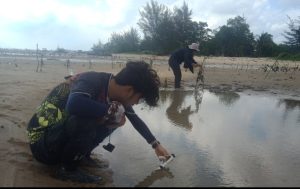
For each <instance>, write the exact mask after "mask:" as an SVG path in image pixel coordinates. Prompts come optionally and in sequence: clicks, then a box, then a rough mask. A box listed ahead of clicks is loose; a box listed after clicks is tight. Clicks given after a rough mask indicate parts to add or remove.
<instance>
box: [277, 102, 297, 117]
mask: <svg viewBox="0 0 300 189" xmlns="http://www.w3.org/2000/svg"><path fill="white" fill-rule="evenodd" d="M281 105H284V107H285V113H284V114H283V118H284V119H287V115H288V114H289V112H291V111H293V110H295V109H297V108H298V109H300V101H297V100H293V99H280V100H279V101H278V106H277V107H280V106H281ZM298 122H300V114H299V116H298Z"/></svg>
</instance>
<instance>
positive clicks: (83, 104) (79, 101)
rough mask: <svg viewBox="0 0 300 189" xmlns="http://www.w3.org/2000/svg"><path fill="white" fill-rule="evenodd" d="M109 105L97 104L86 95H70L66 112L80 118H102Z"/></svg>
mask: <svg viewBox="0 0 300 189" xmlns="http://www.w3.org/2000/svg"><path fill="white" fill-rule="evenodd" d="M108 108H109V105H107V104H105V103H99V102H97V101H95V100H93V99H91V98H90V96H89V94H88V93H79V92H77V93H71V94H70V95H69V98H68V101H67V105H66V110H67V111H68V113H69V114H72V115H77V116H82V117H95V118H98V117H103V116H104V115H106V114H107V111H108Z"/></svg>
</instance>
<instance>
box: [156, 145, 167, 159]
mask: <svg viewBox="0 0 300 189" xmlns="http://www.w3.org/2000/svg"><path fill="white" fill-rule="evenodd" d="M155 153H156V155H157V157H158V158H160V157H161V156H163V157H165V158H166V159H167V158H168V157H170V156H171V155H170V154H169V152H168V151H167V150H166V149H165V148H164V147H163V146H162V145H161V144H158V145H157V146H156V148H155Z"/></svg>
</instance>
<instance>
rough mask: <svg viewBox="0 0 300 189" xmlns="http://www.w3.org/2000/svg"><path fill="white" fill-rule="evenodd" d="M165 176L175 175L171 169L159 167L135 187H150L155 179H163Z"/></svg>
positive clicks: (171, 176)
mask: <svg viewBox="0 0 300 189" xmlns="http://www.w3.org/2000/svg"><path fill="white" fill-rule="evenodd" d="M164 177H167V178H173V177H174V175H173V174H172V173H171V171H170V170H169V169H157V170H155V171H153V172H152V173H151V174H150V175H149V176H147V177H146V178H145V179H144V180H143V181H141V182H139V183H138V184H137V185H136V186H135V187H149V186H151V185H152V184H153V183H154V182H155V181H158V180H161V179H163V178H164Z"/></svg>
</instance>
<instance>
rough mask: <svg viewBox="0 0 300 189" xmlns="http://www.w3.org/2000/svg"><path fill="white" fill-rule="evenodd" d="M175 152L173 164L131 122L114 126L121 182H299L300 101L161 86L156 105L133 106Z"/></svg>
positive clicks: (113, 156) (115, 166)
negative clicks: (164, 164)
mask: <svg viewBox="0 0 300 189" xmlns="http://www.w3.org/2000/svg"><path fill="white" fill-rule="evenodd" d="M134 109H135V111H136V113H137V114H138V115H139V116H140V117H141V118H142V119H143V120H144V121H145V123H147V125H148V126H149V128H150V129H151V131H152V133H153V134H154V135H155V136H156V138H157V139H158V140H159V141H160V142H161V143H162V144H163V146H164V147H165V148H166V149H167V150H168V151H169V152H170V153H174V154H175V155H176V157H175V159H174V161H172V162H171V163H170V164H169V165H168V170H164V171H160V170H156V169H157V167H158V165H159V161H158V159H157V157H156V155H155V153H154V151H153V150H152V148H151V146H150V145H148V144H147V143H146V141H145V140H144V139H143V138H142V137H141V136H140V135H139V134H138V132H137V131H136V130H135V129H134V128H133V127H132V126H131V124H130V122H129V121H128V123H126V125H125V126H123V127H121V128H119V129H118V130H116V131H115V132H114V133H113V134H112V136H111V143H112V144H114V145H115V146H116V148H115V150H114V151H113V152H112V153H110V152H106V151H105V150H104V149H103V148H102V145H103V144H107V142H108V139H106V140H105V141H104V143H103V144H100V146H99V147H98V148H96V152H97V153H101V154H103V156H104V158H106V159H108V160H109V162H110V167H111V169H112V170H113V172H114V173H113V179H114V183H115V185H116V186H124V187H125V186H129V187H133V186H152V187H157V186H168V187H171V186H178V187H179V186H186V187H194V186H199V187H202V186H217V187H218V186H235V187H243V186H245V187H247V186H300V137H299V136H300V101H296V100H291V99H279V97H276V96H266V95H257V94H256V95H254V94H252V95H249V94H246V93H229V92H227V93H211V92H208V91H197V92H194V91H193V90H187V91H180V90H178V91H174V90H162V91H161V92H160V102H159V106H158V107H157V108H152V109H149V108H147V107H145V106H144V105H137V106H135V107H134Z"/></svg>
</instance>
